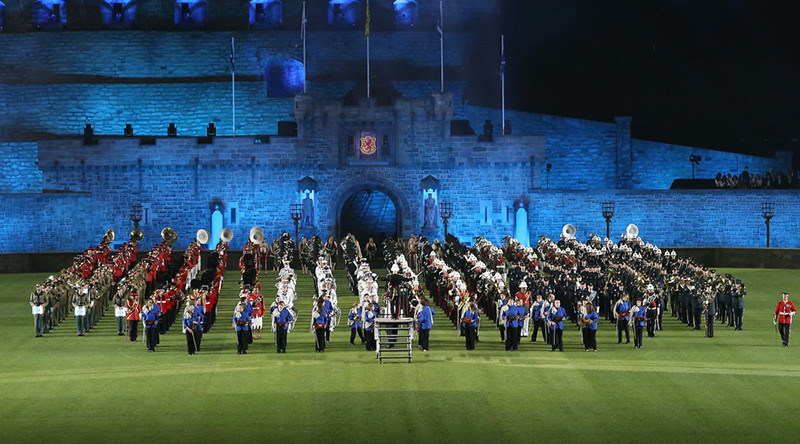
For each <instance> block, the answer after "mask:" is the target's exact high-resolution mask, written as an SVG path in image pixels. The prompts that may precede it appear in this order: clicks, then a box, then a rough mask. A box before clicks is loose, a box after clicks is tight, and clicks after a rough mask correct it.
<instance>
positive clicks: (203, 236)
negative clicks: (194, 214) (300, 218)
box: [195, 229, 211, 244]
mask: <svg viewBox="0 0 800 444" xmlns="http://www.w3.org/2000/svg"><path fill="white" fill-rule="evenodd" d="M195 237H196V238H197V242H199V243H201V244H207V243H208V241H209V240H211V235H210V234H208V231H206V230H202V229H201V230H197V234H196V235H195Z"/></svg>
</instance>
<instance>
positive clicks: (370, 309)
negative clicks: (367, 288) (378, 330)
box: [364, 297, 378, 351]
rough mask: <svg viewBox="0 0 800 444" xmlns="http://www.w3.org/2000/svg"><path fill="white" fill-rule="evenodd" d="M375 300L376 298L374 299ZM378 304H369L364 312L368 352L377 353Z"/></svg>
mask: <svg viewBox="0 0 800 444" xmlns="http://www.w3.org/2000/svg"><path fill="white" fill-rule="evenodd" d="M373 298H374V297H373ZM376 305H377V304H368V305H366V309H365V311H364V335H365V338H364V339H365V346H366V349H367V351H375V347H376V346H377V345H376V344H375V318H376V317H378V313H377V312H376V311H375V307H376Z"/></svg>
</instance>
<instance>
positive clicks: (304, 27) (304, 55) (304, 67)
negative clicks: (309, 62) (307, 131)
mask: <svg viewBox="0 0 800 444" xmlns="http://www.w3.org/2000/svg"><path fill="white" fill-rule="evenodd" d="M301 26H302V28H303V31H302V34H303V94H305V93H306V80H307V79H308V74H307V73H308V69H307V68H306V2H305V1H304V2H303V23H302V24H301Z"/></svg>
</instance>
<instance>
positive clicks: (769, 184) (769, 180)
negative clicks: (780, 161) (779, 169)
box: [764, 168, 775, 188]
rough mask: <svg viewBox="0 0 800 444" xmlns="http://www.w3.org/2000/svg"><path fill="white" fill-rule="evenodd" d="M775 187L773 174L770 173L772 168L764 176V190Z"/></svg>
mask: <svg viewBox="0 0 800 444" xmlns="http://www.w3.org/2000/svg"><path fill="white" fill-rule="evenodd" d="M774 187H775V173H773V172H772V168H770V169H769V171H767V174H764V188H774Z"/></svg>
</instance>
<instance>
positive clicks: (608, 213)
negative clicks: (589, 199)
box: [603, 202, 614, 239]
mask: <svg viewBox="0 0 800 444" xmlns="http://www.w3.org/2000/svg"><path fill="white" fill-rule="evenodd" d="M603 217H605V218H606V239H611V218H612V217H614V202H603Z"/></svg>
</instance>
